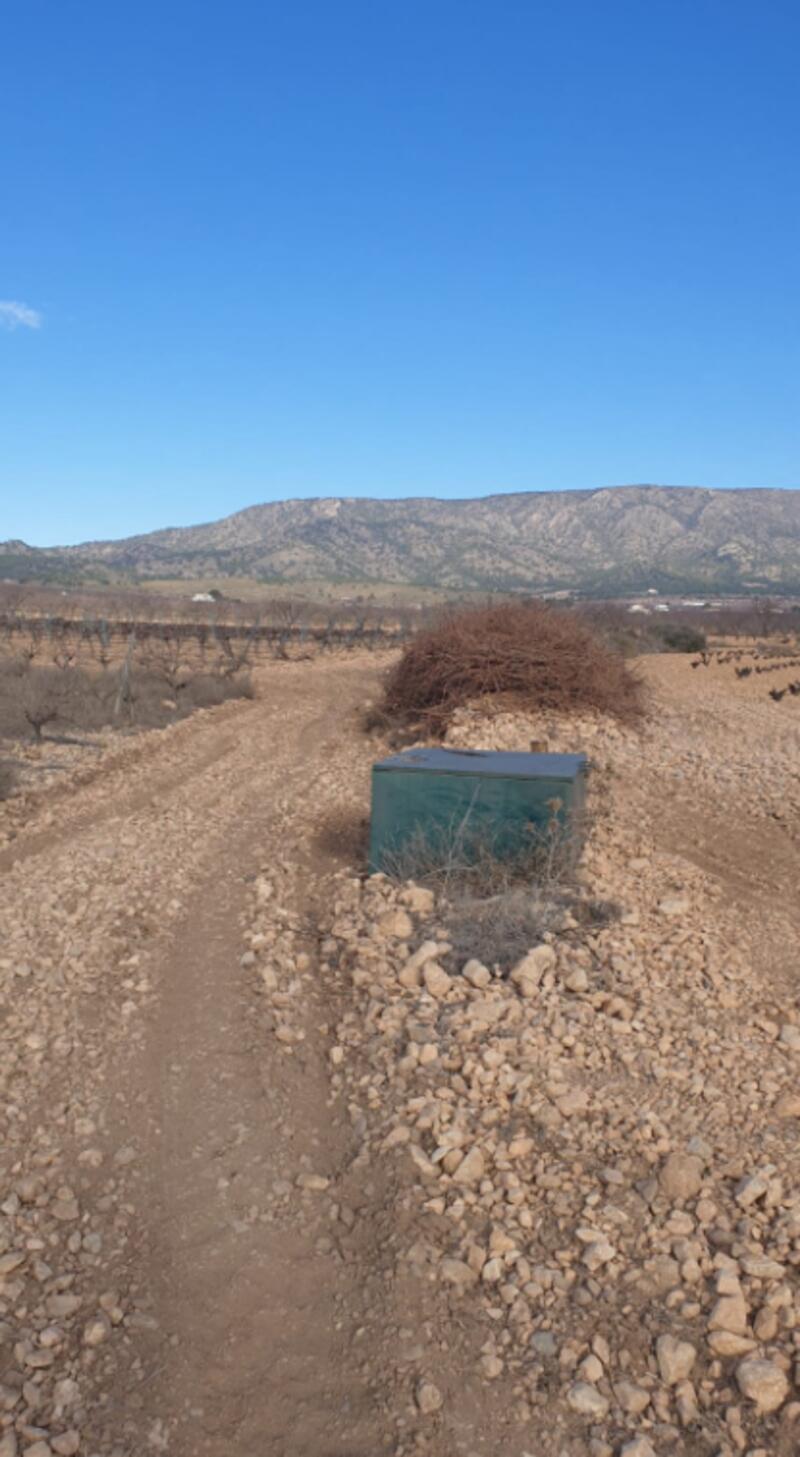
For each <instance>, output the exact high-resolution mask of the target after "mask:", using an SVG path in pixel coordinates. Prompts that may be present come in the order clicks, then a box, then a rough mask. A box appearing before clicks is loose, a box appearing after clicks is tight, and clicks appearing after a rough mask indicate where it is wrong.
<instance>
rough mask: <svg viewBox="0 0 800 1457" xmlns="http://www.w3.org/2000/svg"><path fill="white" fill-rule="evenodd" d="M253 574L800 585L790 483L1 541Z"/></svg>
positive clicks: (155, 569) (62, 557)
mask: <svg viewBox="0 0 800 1457" xmlns="http://www.w3.org/2000/svg"><path fill="white" fill-rule="evenodd" d="M210 575H213V576H216V577H233V578H235V577H237V576H250V577H260V578H263V579H265V580H271V581H275V580H283V581H287V582H291V581H299V580H309V579H319V580H323V581H336V580H340V581H341V580H345V581H359V582H364V583H370V582H397V583H414V584H418V585H424V586H432V585H433V586H438V587H443V588H446V589H449V588H452V589H458V588H478V589H483V588H493V589H514V588H529V589H547V588H549V589H555V588H579V589H582V590H584V591H590V592H591V591H597V592H602V591H615V590H624V589H628V590H632V591H638V590H641V589H643V588H644V587H646V586H650V585H652V586H656V587H659V588H660V589H661V590H669V589H673V590H690V589H695V590H711V589H715V590H718V591H735V590H739V589H742V588H745V589H747V588H748V587H750V588H759V589H761V590H762V591H764V590H766V591H779V590H783V591H797V590H800V491H779V490H741V491H719V490H704V489H701V488H695V487H678V486H620V487H610V488H605V489H601V490H596V491H589V490H587V491H550V492H536V493H518V494H509V495H497V496H487V497H483V498H480V499H476V500H460V501H455V500H435V499H425V498H422V499H406V500H396V501H384V500H370V499H358V498H352V497H343V498H330V499H315V500H302V501H279V502H275V503H272V504H268V505H262V506H251V507H249V508H247V509H246V510H244V511H237V512H236V513H235V514H234V515H232V516H228V517H225V518H224V519H223V520H222V521H216V522H212V523H210V524H208V525H202V526H191V527H180V528H172V529H167V530H163V531H154V532H150V533H148V534H147V535H143V536H133V537H129V538H127V539H126V540H123V541H101V542H88V543H85V544H84V545H81V546H71V547H54V548H47V549H37V548H32V547H27V546H26V545H25V544H24V543H23V542H16V541H15V542H7V543H5V545H0V576H5V577H13V578H19V579H30V578H37V579H39V580H45V579H48V578H50V579H60V580H66V579H72V580H89V579H92V578H93V579H95V580H96V579H98V578H100V579H103V578H105V579H108V580H121V579H124V580H136V579H141V578H158V577H192V578H194V577H202V576H210Z"/></svg>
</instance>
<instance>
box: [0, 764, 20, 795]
mask: <svg viewBox="0 0 800 1457" xmlns="http://www.w3.org/2000/svg"><path fill="white" fill-rule="evenodd" d="M16 782H17V776H16V774H15V773H14V765H13V764H11V763H9V761H8V759H0V800H3V799H8V796H9V795H10V793H11V791H12V790H13V788H14V785H15V784H16Z"/></svg>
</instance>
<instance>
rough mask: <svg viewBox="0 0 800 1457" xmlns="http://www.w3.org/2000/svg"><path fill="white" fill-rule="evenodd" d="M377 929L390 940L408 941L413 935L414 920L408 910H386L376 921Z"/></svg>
mask: <svg viewBox="0 0 800 1457" xmlns="http://www.w3.org/2000/svg"><path fill="white" fill-rule="evenodd" d="M375 929H376V930H377V931H378V932H379V934H380V935H381V936H385V937H386V939H387V940H389V941H407V940H408V938H409V936H411V935H413V932H414V922H413V921H412V919H411V917H410V915H409V914H408V911H401V910H393V911H384V913H383V915H382V916H379V917H378V919H377V921H376V922H375Z"/></svg>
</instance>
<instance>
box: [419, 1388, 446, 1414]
mask: <svg viewBox="0 0 800 1457" xmlns="http://www.w3.org/2000/svg"><path fill="white" fill-rule="evenodd" d="M414 1394H415V1396H416V1401H417V1406H418V1407H419V1409H420V1411H421V1412H422V1415H423V1416H431V1415H432V1413H433V1412H435V1411H439V1410H440V1409H441V1406H442V1403H443V1400H444V1398H443V1396H442V1393H441V1391H440V1390H439V1388H438V1386H434V1384H433V1382H432V1381H420V1382H418V1383H417V1389H416V1392H415V1393H414Z"/></svg>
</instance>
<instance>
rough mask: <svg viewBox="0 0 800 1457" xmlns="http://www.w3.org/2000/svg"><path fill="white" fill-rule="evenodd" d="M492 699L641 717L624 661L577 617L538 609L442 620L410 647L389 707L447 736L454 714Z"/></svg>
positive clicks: (637, 688)
mask: <svg viewBox="0 0 800 1457" xmlns="http://www.w3.org/2000/svg"><path fill="white" fill-rule="evenodd" d="M487 695H491V696H492V697H494V698H498V697H502V698H503V699H505V700H506V701H507V702H513V703H516V704H518V705H520V706H523V707H530V708H539V709H553V710H556V711H564V710H570V709H571V710H574V711H582V710H596V711H597V712H600V713H610V714H612V715H614V716H615V717H617V718H620V719H623V720H626V721H632V720H635V719H637V718H638V717H639V716H640V715H641V713H642V688H641V684H640V682H639V680H638V679H637V677H636V675H635V674H634V673H633V672H632V670H631V668H630V667H629V665H628V664H627V663H626V662H625V661H624V659H623V658H622V656H621V655H620V654H619V653H617V652H615V651H614V650H613V648H610V647H609V646H607V645H606V643H605V642H604V641H603V640H602V638H601V637H600V636H599V634H597V633H596V632H595V631H593V629H592V628H591V627H590V626H589V625H588V624H587V623H586V622H584V621H582V620H581V618H580V617H579V616H578V615H577V614H575V613H573V612H569V611H565V610H563V609H557V608H553V607H549V606H546V605H545V604H543V603H540V602H518V603H511V602H505V603H498V604H497V605H491V606H488V607H480V608H473V609H470V610H467V611H462V612H451V613H447V614H445V615H444V616H442V618H441V619H440V620H439V621H438V622H437V623H436V624H435V625H434V626H432V627H430V628H428V629H427V630H423V631H422V632H420V633H419V634H417V636H416V637H415V638H414V639H413V641H412V642H411V643H409V645H408V646H407V647H406V649H405V651H404V652H403V655H402V657H401V658H400V661H399V662H398V663H397V665H396V666H395V667H394V669H393V670H392V672H391V674H390V676H389V679H388V681H387V684H386V692H385V699H384V708H385V711H386V713H387V714H388V715H389V716H390V717H396V718H399V719H405V720H416V721H423V722H424V723H425V724H426V726H427V727H428V728H429V729H430V730H432V731H436V732H442V731H443V730H444V729H445V728H446V725H447V723H448V721H449V719H450V717H451V716H452V713H453V711H454V710H455V709H456V708H459V707H461V706H462V705H463V704H465V703H469V702H470V701H471V700H473V699H476V698H482V697H485V696H487Z"/></svg>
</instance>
